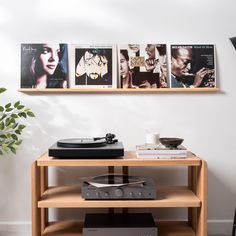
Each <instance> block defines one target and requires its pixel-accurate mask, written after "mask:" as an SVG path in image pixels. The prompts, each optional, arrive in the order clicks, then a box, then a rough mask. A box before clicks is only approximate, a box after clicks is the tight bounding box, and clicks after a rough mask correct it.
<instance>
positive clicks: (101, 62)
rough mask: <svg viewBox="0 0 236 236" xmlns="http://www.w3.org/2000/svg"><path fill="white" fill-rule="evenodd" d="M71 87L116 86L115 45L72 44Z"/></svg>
mask: <svg viewBox="0 0 236 236" xmlns="http://www.w3.org/2000/svg"><path fill="white" fill-rule="evenodd" d="M70 55H71V56H70V65H71V67H70V68H71V70H70V72H71V75H70V78H71V82H70V84H71V87H72V88H73V87H74V88H116V87H117V77H116V47H115V45H71V53H70Z"/></svg>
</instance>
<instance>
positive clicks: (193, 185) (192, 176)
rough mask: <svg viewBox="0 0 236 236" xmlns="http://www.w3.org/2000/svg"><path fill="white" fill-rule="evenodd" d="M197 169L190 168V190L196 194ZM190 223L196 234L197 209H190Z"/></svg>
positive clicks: (194, 167)
mask: <svg viewBox="0 0 236 236" xmlns="http://www.w3.org/2000/svg"><path fill="white" fill-rule="evenodd" d="M196 183H197V167H196V166H189V167H188V188H189V189H191V190H192V191H193V193H195V194H196V191H197V190H196V187H197V184H196ZM188 223H189V225H190V226H191V227H192V228H193V230H194V231H195V232H196V228H197V208H192V207H189V208H188Z"/></svg>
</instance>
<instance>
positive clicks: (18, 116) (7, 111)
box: [0, 88, 34, 155]
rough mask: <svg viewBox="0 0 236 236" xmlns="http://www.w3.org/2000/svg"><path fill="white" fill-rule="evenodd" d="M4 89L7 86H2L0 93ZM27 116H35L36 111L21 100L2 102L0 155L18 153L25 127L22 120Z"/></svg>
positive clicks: (0, 108) (0, 109)
mask: <svg viewBox="0 0 236 236" xmlns="http://www.w3.org/2000/svg"><path fill="white" fill-rule="evenodd" d="M4 91H6V89H5V88H0V93H3V92H4ZM27 117H34V113H33V112H32V111H31V110H30V109H29V108H26V107H25V106H24V105H22V104H21V103H20V101H17V102H15V103H7V104H6V105H1V104H0V155H3V154H4V153H9V152H12V153H14V154H16V149H17V148H18V146H19V145H20V144H21V143H22V140H21V139H20V135H21V133H22V130H23V129H24V128H25V125H24V124H22V122H21V121H22V119H23V118H25V119H26V118H27Z"/></svg>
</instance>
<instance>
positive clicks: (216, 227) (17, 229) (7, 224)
mask: <svg viewBox="0 0 236 236" xmlns="http://www.w3.org/2000/svg"><path fill="white" fill-rule="evenodd" d="M232 225H233V221H232V220H208V235H209V236H210V235H212V236H213V235H214V236H217V235H218V236H230V235H231V234H232ZM0 236H31V222H30V221H1V222H0Z"/></svg>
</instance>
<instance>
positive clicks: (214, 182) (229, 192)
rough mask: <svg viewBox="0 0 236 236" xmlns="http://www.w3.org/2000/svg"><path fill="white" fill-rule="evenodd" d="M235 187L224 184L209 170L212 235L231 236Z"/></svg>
mask: <svg viewBox="0 0 236 236" xmlns="http://www.w3.org/2000/svg"><path fill="white" fill-rule="evenodd" d="M233 189H234V190H235V186H228V184H227V183H224V182H222V179H220V178H219V177H218V176H217V175H216V174H215V173H214V172H212V171H211V169H209V170H208V209H209V212H208V221H209V226H208V227H209V230H210V233H211V234H215V235H231V233H232V224H233V223H232V221H233V216H234V210H235V206H236V192H235V191H233Z"/></svg>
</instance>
